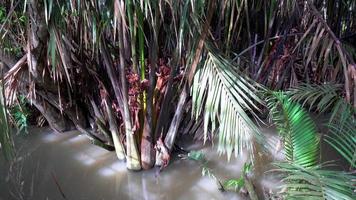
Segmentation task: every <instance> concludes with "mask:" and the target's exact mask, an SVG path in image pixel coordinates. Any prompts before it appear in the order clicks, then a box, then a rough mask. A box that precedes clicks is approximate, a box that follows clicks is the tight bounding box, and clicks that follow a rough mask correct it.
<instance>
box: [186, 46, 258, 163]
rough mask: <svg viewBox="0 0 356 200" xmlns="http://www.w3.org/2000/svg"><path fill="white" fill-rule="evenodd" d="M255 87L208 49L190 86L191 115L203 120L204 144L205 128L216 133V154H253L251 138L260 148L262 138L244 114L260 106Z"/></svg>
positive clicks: (226, 61) (227, 61) (206, 134)
mask: <svg viewBox="0 0 356 200" xmlns="http://www.w3.org/2000/svg"><path fill="white" fill-rule="evenodd" d="M256 88H257V87H256V85H254V82H253V81H252V80H249V79H248V78H245V77H243V76H242V75H241V74H240V73H239V72H238V71H236V67H235V66H233V65H232V64H231V62H229V60H227V59H225V58H223V57H222V56H220V55H219V54H217V53H216V52H214V51H213V50H211V49H210V52H209V53H208V55H207V58H206V60H205V63H204V65H203V66H201V68H200V69H198V70H197V72H196V74H195V77H194V80H193V84H192V89H191V93H192V98H193V106H192V113H193V115H194V116H195V117H196V119H197V118H198V117H199V116H200V115H201V114H203V116H204V140H205V141H206V140H207V138H208V128H209V126H210V128H211V132H212V133H215V131H217V132H218V136H219V143H218V152H219V153H220V154H224V153H226V154H227V156H228V159H230V157H231V155H232V153H233V152H234V153H235V156H237V155H238V154H239V153H241V152H242V149H243V148H247V149H248V150H249V152H250V151H251V150H252V147H253V142H252V140H251V139H252V138H254V139H256V141H257V142H259V143H260V144H263V142H262V141H263V136H262V134H261V133H260V132H259V130H258V128H257V127H256V125H255V124H254V123H253V121H252V120H251V119H250V118H249V116H248V115H247V113H246V111H251V112H253V110H255V109H258V107H257V105H258V104H262V103H263V102H262V101H261V99H260V98H259V97H258V96H257V95H256V93H257V89H256Z"/></svg>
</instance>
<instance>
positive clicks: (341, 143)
mask: <svg viewBox="0 0 356 200" xmlns="http://www.w3.org/2000/svg"><path fill="white" fill-rule="evenodd" d="M342 101H343V103H342V104H341V105H340V111H341V112H337V113H336V116H335V120H332V121H330V122H329V123H328V128H329V131H330V135H326V136H325V141H326V142H327V143H328V144H330V145H331V146H332V147H333V148H334V149H335V150H337V151H338V152H339V153H340V154H341V155H342V156H343V157H344V158H345V159H346V160H347V161H348V162H349V163H350V165H351V167H352V168H355V167H356V120H355V109H354V108H353V107H352V106H351V105H349V104H347V103H346V102H344V100H342Z"/></svg>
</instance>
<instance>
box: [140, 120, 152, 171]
mask: <svg viewBox="0 0 356 200" xmlns="http://www.w3.org/2000/svg"><path fill="white" fill-rule="evenodd" d="M154 162H155V150H154V148H153V143H152V137H151V131H150V128H149V126H148V122H147V120H145V123H144V127H143V135H142V140H141V165H142V168H143V169H150V168H152V167H153V165H154Z"/></svg>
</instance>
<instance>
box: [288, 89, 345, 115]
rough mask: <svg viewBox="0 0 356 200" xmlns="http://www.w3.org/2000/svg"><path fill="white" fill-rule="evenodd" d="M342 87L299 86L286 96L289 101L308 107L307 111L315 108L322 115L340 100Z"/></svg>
mask: <svg viewBox="0 0 356 200" xmlns="http://www.w3.org/2000/svg"><path fill="white" fill-rule="evenodd" d="M341 87H342V86H341V85H338V84H330V83H328V84H323V85H316V84H301V85H299V86H298V87H294V88H292V89H290V91H289V92H288V95H290V96H291V99H292V100H294V101H297V102H299V103H301V104H302V107H306V106H309V110H311V109H313V108H316V109H317V110H318V111H319V112H321V113H323V112H326V111H329V110H331V109H332V108H333V106H334V105H335V104H336V102H337V101H338V99H339V98H340V92H341V91H342V88H341Z"/></svg>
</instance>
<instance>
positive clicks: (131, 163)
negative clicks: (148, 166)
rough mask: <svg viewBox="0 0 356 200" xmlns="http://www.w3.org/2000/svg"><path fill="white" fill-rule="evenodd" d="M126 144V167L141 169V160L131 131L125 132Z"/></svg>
mask: <svg viewBox="0 0 356 200" xmlns="http://www.w3.org/2000/svg"><path fill="white" fill-rule="evenodd" d="M126 143H127V144H126V145H127V155H126V167H127V169H129V170H134V171H137V170H141V162H140V157H139V154H138V150H137V147H136V143H135V138H134V135H133V132H129V133H127V134H126Z"/></svg>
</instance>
